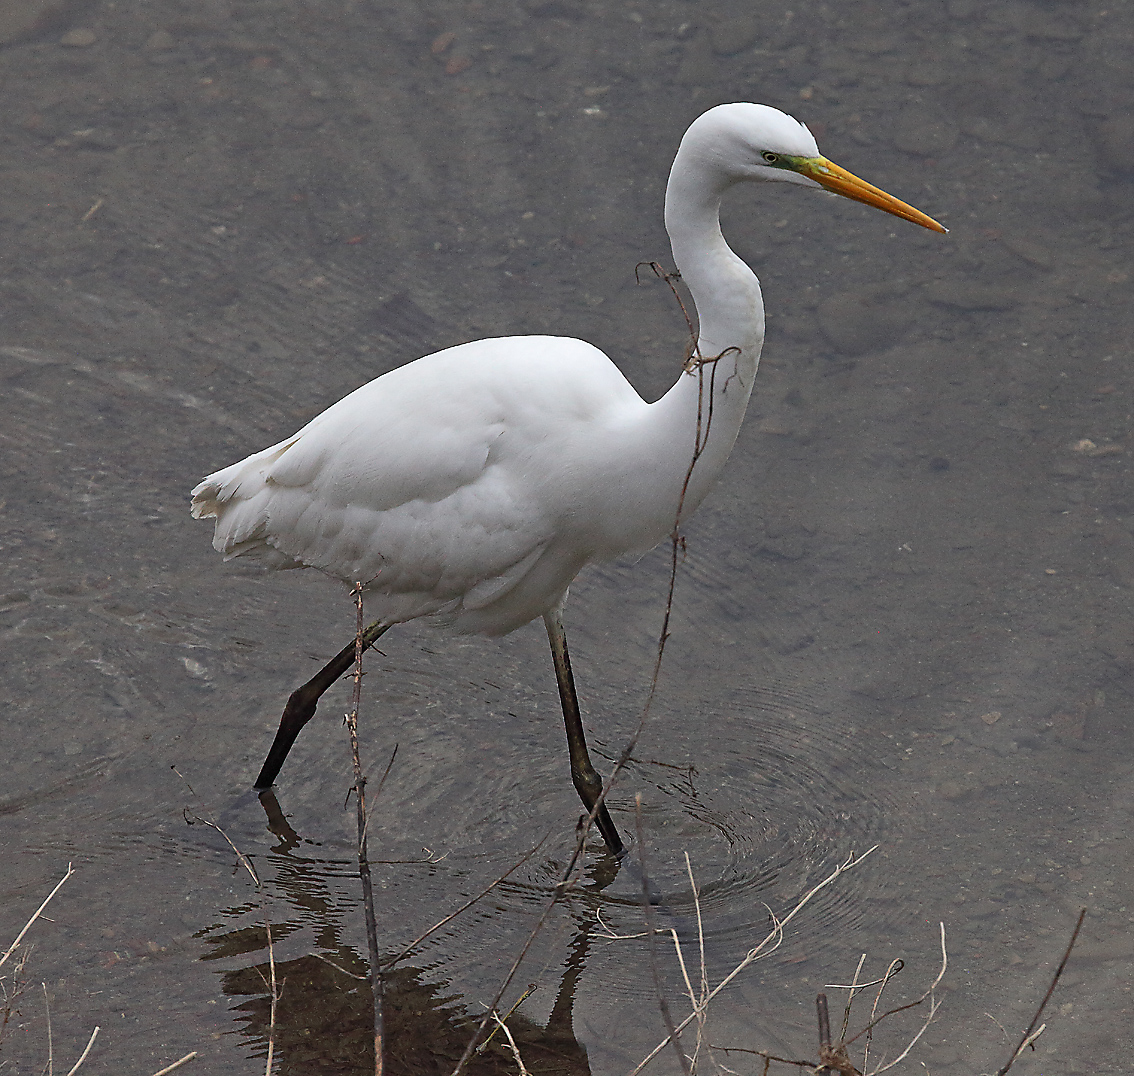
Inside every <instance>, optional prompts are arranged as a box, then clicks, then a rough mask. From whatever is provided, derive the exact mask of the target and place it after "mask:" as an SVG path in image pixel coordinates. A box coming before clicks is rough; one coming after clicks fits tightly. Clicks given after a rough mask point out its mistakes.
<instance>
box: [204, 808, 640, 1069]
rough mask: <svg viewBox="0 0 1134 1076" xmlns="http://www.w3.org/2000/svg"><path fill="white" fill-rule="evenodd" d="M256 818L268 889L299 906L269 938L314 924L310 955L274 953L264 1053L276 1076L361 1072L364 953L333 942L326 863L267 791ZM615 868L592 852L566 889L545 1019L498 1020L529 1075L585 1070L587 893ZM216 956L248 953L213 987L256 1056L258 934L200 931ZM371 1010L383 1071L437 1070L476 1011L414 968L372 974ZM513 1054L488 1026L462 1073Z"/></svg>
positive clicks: (264, 1009)
mask: <svg viewBox="0 0 1134 1076" xmlns="http://www.w3.org/2000/svg"><path fill="white" fill-rule="evenodd" d="M260 798H261V802H262V803H263V805H264V810H265V813H266V814H267V817H268V827H269V829H271V831H272V832H273V833H274V834H275V835H276V836H277V837H278V838H279V843H278V844H277V845H276V846H275V847H274V848H273V849H272V850H271V853H270V855H271V863H272V866H273V867H274V868H275V872H274V873H275V877H274V879H273V881H272V882H271V883H269V885H270V886H271V887H272V888H278V889H279V891H280V895H281V896H283V897H285V898H286V899H287V900H288V901H289V902H290V903H291V904H292V905H293V906H294V907H295V908H297V909H301V913H300V915H299V916H298V917H297V918H296V919H294V920H292V921H289V922H285V923H273V924H272V937H273V939H274V940H275V941H276V943H277V944H278V942H279V941H280V940H282V939H284V938H286V937H287V936H288V935H290V934H292V933H294V932H295V931H296V930H297V929H299V926H300V924H301V921H304V925H310V924H311V922H312V921H313V920H314V921H315V923H316V924H317V931H316V933H317V939H318V942H317V944H318V948H319V949H320V950H321V951H322V952H323V953H325V954H327V955H326V959H323V958H321V957H320V956H315V955H306V956H301V957H299V958H297V959H292V960H283V961H277V962H276V979H277V982H279V983H282V984H283V985H282V988H281V993H280V999H279V1003H278V1005H277V1008H276V1026H275V1030H274V1039H275V1055H276V1057H277V1058H278V1059H279V1061H278V1068H277V1070H276V1071H277V1072H279V1073H310V1072H313V1071H315V1072H321V1073H344V1074H346V1073H355V1072H359V1073H362V1072H372V1071H373V1053H372V1050H373V1045H372V1044H373V1025H372V1023H371V1021H372V1014H373V1008H372V999H371V996H370V987H369V984H368V982H367V981H366V973H367V966H366V962H365V960H364V959H363V958H362V957H361V956H360V955H359V954H358V953H357V952H356V951H355V949H354V947H353V946H351V945H349V944H347V943H346V942H344V941H343V940H342V937H341V933H342V927H343V923H342V916H341V914H340V910H339V908H338V906H337V902H336V900H335V897H334V894H333V893H332V892H331V890H330V889H329V888H328V886H327V885H326V882H325V881H324V880H323V878H324V877H325V873H326V868H327V864H326V862H324V861H318V860H314V859H307V858H304V857H302V856H298V855H296V854H295V851H296V849H297V848H299V847H300V846H301V844H302V843H303V839H302V838H301V837H300V836H299V834H297V833H296V832H295V830H294V829H292V827H291V825H290V824H289V823H288V822H287V819H286V818H285V817H284V815H283V812H282V811H281V810H280V807H279V804H278V802H277V800H276V797H275V795H274V794H273V793H272V791H271V790H268V791H266V792H264V793H262V794H261V797H260ZM617 872H618V866H617V863H616V862H615V861H614V859H613V858H612V857H606V856H604V857H602V859H601V860H599V861H598V862H597V864H596V865H595V866H593V867H592V868H591V870H590V872H589V873H590V882H589V883H588V884H587V885H586V886H585V887H584V888H583V889H581V890H579V891H577V892H576V893H575V894H574V902H575V905H576V907H575V908H573V909H572V911H571V919H572V922H573V924H574V936H573V938H572V940H571V942H570V945H569V952H568V956H567V958H566V960H565V962H564V965H563V971H562V974H561V975H560V978H559V984H558V989H557V992H556V996H555V1002H554V1004H553V1005H552V1007H551V1012H550V1015H549V1017H548V1019H547V1022H546V1024H545V1026H543V1027H540V1026H539V1025H538V1024H536V1023H534V1022H533V1021H531V1020H529V1019H528V1018H527V1017H525V1016H524V1015H523V1014H522V1013H521V1012H518V1011H517V1012H514V1013H513V1014H512V1015H511V1016H510V1017H509V1018H508V1027H509V1030H511V1032H512V1035H513V1037H514V1039H515V1041H516V1043H517V1046H518V1048H519V1050H520V1053H521V1056H522V1057H523V1059H524V1063H525V1065H526V1066H527V1068H528V1069H529V1070H530V1071H531V1072H532V1073H535V1074H553V1073H554V1074H564V1076H571V1074H576V1073H578V1074H586V1076H590V1066H589V1064H588V1060H587V1052H586V1050H585V1048H584V1047H582V1046H581V1045H580V1044H579V1042H578V1040H577V1038H576V1037H575V1032H574V1028H573V1025H572V1017H573V1007H574V1002H575V992H576V987H577V985H578V982H579V979H580V976H581V975H582V973H583V971H584V969H585V967H586V963H587V953H588V951H589V948H590V943H591V935H592V932H593V931H594V930H595V928H596V926H597V919H596V916H595V914H594V913H595V909H596V907H597V900H596V898H597V896H598V894H599V893H600V892H601V891H602V890H603V889H604V888H606V887H607V886H608V885H610V883H611V882H613V880H614V878H615V876H616V874H617ZM249 910H250V909H249V907H248V905H241V906H239V907H235V908H232V909H229V910H228V911H227V912H226V913H224V914H225V915H226V917H239V918H241V919H244V918H245V917H246V916H247V914H248V912H249ZM207 941H208V944H209V946H210V952H209V953H208V954H207V955H206V956H205V957H204V958H203V959H205V960H216V959H221V958H233V957H241V956H250V955H252V954H255V955H256V957H257V958H258V959H257V962H256V963H255V964H249V965H248V966H246V967H242V968H238V969H235V970H229V971H226V972H224V973H223V974H222V977H221V979H222V989H223V990H224V993H225V994H226V995H228V996H229V997H233V998H246V999H248V1000H244V1001H241V1002H240V1004H238V1005H237V1006H235V1009H236V1011H237V1012H239V1013H241V1014H242V1015H241V1016H240V1017H239V1018H238V1021H239V1023H240V1024H241V1025H242V1030H243V1036H244V1038H245V1041H246V1042H248V1043H249V1044H255V1046H254V1049H255V1055H256V1056H263V1055H264V1054H265V1053H266V1050H267V1043H268V1038H269V1035H270V1034H271V995H270V991H269V988H268V985H267V984H268V982H269V981H270V975H271V971H270V966H269V961H268V960H267V959H264V958H265V957H266V955H267V932H266V930H265V929H264V927H263V926H241V927H238V928H236V929H233V930H228V931H223V932H220V931H215V930H214V931H213V932H210V933H209V934H208V935H207ZM384 983H385V993H384V997H383V1015H384V1020H385V1033H386V1047H387V1055H386V1069H387V1071H388V1072H391V1073H414V1074H417V1073H434V1072H437V1073H440V1072H449V1071H451V1070H452V1068H453V1067H454V1066H455V1065H456V1063H457V1061H458V1060H459V1058H460V1057H461V1054H462V1053H463V1051H464V1049H465V1046H466V1044H467V1043H468V1041H469V1038H470V1037H471V1036H472V1035H473V1033H474V1031H475V1028H476V1025H477V1023H478V1022H479V1018H480V1016H481V1014H480V1013H476V1012H469V1011H468V1009H467V1008H466V1007H465V1006H464V1005H463V1004H461V1003H460V1001H459V996H458V995H453V994H450V993H446V986H445V984H444V983H436V982H429V981H428V979H427V978H426V970H425V969H422V968H415V967H397V968H392V969H388V970H387V971H386V972H385V973H384ZM515 1068H516V1062H515V1059H514V1057H513V1055H512V1054H511V1052H510V1051H509V1049H508V1047H507V1046H506V1044H504V1043H503V1042H502V1037H501V1036H499V1035H497V1036H494V1037H493V1038H492V1040H491V1041H490V1042H489V1043H488V1044H487V1045H486V1046H485V1047H484V1048H483V1049H481V1050H479V1051H478V1052H477V1053H475V1054H474V1055H473V1058H472V1059H471V1061H470V1062H469V1064H468V1071H469V1072H470V1073H474V1074H478V1073H479V1074H488V1073H495V1072H509V1073H513V1072H515Z"/></svg>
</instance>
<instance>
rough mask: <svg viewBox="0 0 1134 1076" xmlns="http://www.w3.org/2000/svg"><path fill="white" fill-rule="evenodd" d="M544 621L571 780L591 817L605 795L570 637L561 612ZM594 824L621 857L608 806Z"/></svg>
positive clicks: (619, 845)
mask: <svg viewBox="0 0 1134 1076" xmlns="http://www.w3.org/2000/svg"><path fill="white" fill-rule="evenodd" d="M543 622H544V624H546V625H547V638H548V640H549V641H550V643H551V657H552V659H553V660H554V662H555V679H556V681H557V683H558V684H559V699H560V701H561V702H562V703H563V724H564V726H565V727H566V729H567V750H568V751H569V752H570V753H571V780H572V781H573V782H574V784H575V791H576V792H578V793H579V798H580V799H581V800H582V801H583V806H584V807H586V809H587V813H588V814H589V813H590V812H591V811H593V810H594V809H595V804H596V803H598V798H599V796H601V795H602V778H601V777H599V775H598V773H596V772H595V768H594V766H592V765H591V756H590V753H589V752H588V751H587V738H586V736H584V735H583V719H582V716H581V715H580V713H579V697H578V695H576V694H575V678H574V677H573V676H572V675H571V658H570V656H569V655H568V653H567V636H566V634H565V633H564V631H563V618H562V617H561V616H560V612H559V609H553V610H552V611H551V612H550V613H545V614H544V617H543ZM595 825H596V826H598V830H599V833H601V834H602V839H603V840H604V841H606V846H607V848H609V849H610V851H611V852H612V853H613V854H614V855H616V856H620V855H622V852H623V846H622V840H621V838H620V837H619V836H618V830H617V829H615V828H614V823H613V822H612V821H611V819H610V812H609V811H607V809H606V804H605V803H603V804H602V805H601V806H600V807H599V809H598V811H597V812H596V813H595Z"/></svg>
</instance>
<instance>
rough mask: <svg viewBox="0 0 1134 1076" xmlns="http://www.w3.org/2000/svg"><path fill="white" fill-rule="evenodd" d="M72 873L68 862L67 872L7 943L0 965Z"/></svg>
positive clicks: (12, 951)
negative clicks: (8, 943)
mask: <svg viewBox="0 0 1134 1076" xmlns="http://www.w3.org/2000/svg"><path fill="white" fill-rule="evenodd" d="M74 873H75V869H74V867H72V866H71V864H70V863H68V864H67V873H66V874H65V875H63V877H62V878H60V879H59V881H58V882H56V883H55V888H54V889H53V890H52V891H51V892H50V893H48V894H47V896H46V897H45V898H44V900H43V903H42V904H41V905H40V906H39V907H38V908H36V910H35V911H34V912H33V913H32V917H31V918H30V919H29V920H28V921H27V922H26V923H25V924H24V929H23V930H21V931H20V932H19V934H17V935H16V940H15V941H14V942H12V944H11V945H9V946H8V948H7V949H5V950H4V955H3V956H0V967H3V966H4V963H5V961H7V959H8V957H10V956H11V955H12V954H13V953H14V952H15V951H16V949H17V948H18V947H19V944H20V942H22V941H23V940H24V935H25V934H26V933H27V932H28V931H29V930H31V928H32V924H33V923H34V922H35V921H36V920H37V919H38V918H39V917H40V916H41V915H42V914H43V909H44V908H46V907H47V906H48V905H49V904H50V903H51V898H52V897H54V896H55V894H56V893H58V892H59V890H60V889H62V888H63V883H64V882H66V881H67V879H68V878H70V877H71V875H72V874H74Z"/></svg>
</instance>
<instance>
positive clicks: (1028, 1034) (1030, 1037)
mask: <svg viewBox="0 0 1134 1076" xmlns="http://www.w3.org/2000/svg"><path fill="white" fill-rule="evenodd" d="M1086 918H1087V909H1086V908H1083V909H1081V910H1080V912H1079V918H1078V919H1077V920H1076V922H1075V929H1074V930H1073V931H1071V940H1070V941H1069V942H1068V943H1067V948H1066V949H1065V950H1064V952H1063V959H1062V960H1061V961H1060V962H1059V967H1058V968H1056V969H1055V974H1054V975H1053V976H1052V977H1051V985H1050V986H1049V987H1048V988H1047V993H1046V994H1044V996H1043V1001H1041V1002H1040V1004H1039V1008H1038V1009H1036V1014H1035V1016H1033V1017H1032V1022H1031V1023H1030V1024H1028V1030H1027V1031H1025V1032H1024V1036H1023V1038H1022V1039H1020V1045H1019V1046H1017V1047H1016V1049H1015V1050H1014V1051H1013V1053H1012V1056H1011V1057H1010V1058H1008V1064H1006V1065H1005V1066H1004V1067H1003V1068H1002V1069H999V1070H997V1073H996V1076H1004V1074H1005V1073H1006V1072H1007V1071H1008V1070H1009V1069H1010V1068H1011V1067H1012V1066H1013V1065H1014V1064H1015V1062H1016V1058H1018V1057H1019V1056H1020V1054H1022V1053H1023V1052H1024V1051H1025V1050H1026V1049H1027V1048H1028V1047H1029V1046H1031V1047H1032V1049H1033V1050H1034V1049H1035V1046H1034V1045H1033V1044H1034V1043H1035V1041H1036V1039H1038V1038H1039V1037H1040V1035H1042V1034H1043V1032H1044V1029H1045V1028H1046V1027H1047V1025H1046V1024H1040V1026H1039V1027H1038V1028H1037V1027H1036V1024H1037V1023H1038V1022H1039V1018H1040V1016H1042V1015H1043V1010H1044V1009H1045V1008H1046V1007H1047V1003H1048V1001H1050V1000H1051V995H1052V994H1053V993H1055V984H1056V983H1058V982H1059V976H1061V975H1062V974H1063V969H1064V968H1065V967H1066V966H1067V960H1068V958H1069V957H1070V956H1071V950H1072V949H1074V948H1075V942H1076V941H1077V940H1078V937H1079V931H1080V930H1081V929H1082V927H1083V920H1084V919H1086Z"/></svg>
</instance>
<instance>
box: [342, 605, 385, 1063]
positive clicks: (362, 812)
mask: <svg viewBox="0 0 1134 1076" xmlns="http://www.w3.org/2000/svg"><path fill="white" fill-rule="evenodd" d="M351 594H352V596H353V597H354V607H355V610H356V612H357V620H356V628H355V637H354V691H353V693H352V695H351V704H350V713H349V714H347V722H346V724H347V733H348V734H349V736H350V752H351V758H352V760H353V762H354V791H355V796H356V797H357V799H356V801H355V802H356V804H357V807H358V876H359V878H360V879H361V881H362V903H363V907H364V909H365V912H366V944H367V947H368V949H369V951H370V991H371V994H372V995H373V998H374V1076H382V1053H383V1050H382V1040H383V1037H384V1032H383V1022H382V972H381V968H380V966H379V965H380V960H379V956H378V920H377V917H376V916H375V914H374V886H373V883H372V882H371V879H370V861H369V860H368V859H367V857H366V825H367V819H366V778H365V776H364V775H363V772H362V759H361V758H360V757H359V753H358V709H359V705H360V703H361V700H362V655H363V654H364V653H365V652H366V645H365V642H364V640H363V631H364V628H365V625H364V623H363V619H362V584H361V583H355V584H354V588H353V590H352V591H351ZM391 762H392V760H391ZM388 772H389V770H388V769H387V773H388ZM383 780H385V778H383Z"/></svg>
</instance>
